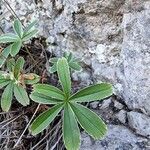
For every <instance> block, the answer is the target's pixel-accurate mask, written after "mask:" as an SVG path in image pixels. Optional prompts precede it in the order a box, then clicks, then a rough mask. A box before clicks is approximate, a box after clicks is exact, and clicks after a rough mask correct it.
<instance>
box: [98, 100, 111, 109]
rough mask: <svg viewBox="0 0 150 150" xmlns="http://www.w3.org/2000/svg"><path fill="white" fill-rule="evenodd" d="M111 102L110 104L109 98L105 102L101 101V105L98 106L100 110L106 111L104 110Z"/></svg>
mask: <svg viewBox="0 0 150 150" xmlns="http://www.w3.org/2000/svg"><path fill="white" fill-rule="evenodd" d="M111 102H112V101H111V98H109V99H106V100H103V102H102V104H100V108H101V109H106V108H108V107H109V106H110V104H111Z"/></svg>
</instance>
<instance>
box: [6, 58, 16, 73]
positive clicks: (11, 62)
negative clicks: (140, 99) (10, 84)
mask: <svg viewBox="0 0 150 150" xmlns="http://www.w3.org/2000/svg"><path fill="white" fill-rule="evenodd" d="M15 64H16V63H15V59H14V58H11V59H9V60H8V61H7V69H8V71H9V72H13V71H14V67H15Z"/></svg>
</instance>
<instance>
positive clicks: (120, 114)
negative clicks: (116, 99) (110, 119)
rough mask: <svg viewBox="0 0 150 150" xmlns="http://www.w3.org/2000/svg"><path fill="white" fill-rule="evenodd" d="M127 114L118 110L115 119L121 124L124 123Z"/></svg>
mask: <svg viewBox="0 0 150 150" xmlns="http://www.w3.org/2000/svg"><path fill="white" fill-rule="evenodd" d="M126 115H127V112H126V111H125V110H120V111H119V112H118V113H117V114H116V115H115V117H116V118H117V119H118V120H119V121H120V122H121V123H123V124H125V123H126V118H127V116H126Z"/></svg>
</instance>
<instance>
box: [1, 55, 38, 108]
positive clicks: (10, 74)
mask: <svg viewBox="0 0 150 150" xmlns="http://www.w3.org/2000/svg"><path fill="white" fill-rule="evenodd" d="M24 62H25V61H24V59H23V58H22V57H19V58H18V59H17V61H16V62H15V59H14V58H12V59H10V60H9V61H8V63H7V69H8V71H7V72H4V71H1V72H0V88H4V87H5V86H6V88H5V89H4V92H3V93H2V96H1V108H2V110H3V111H8V110H9V109H10V107H11V103H12V99H13V94H14V96H15V98H16V100H17V101H18V102H19V103H21V104H22V105H23V106H27V105H28V104H29V97H28V94H27V92H26V89H25V88H26V86H25V85H26V84H34V83H37V82H38V81H39V79H40V78H39V76H38V75H36V74H33V73H29V74H23V66H24Z"/></svg>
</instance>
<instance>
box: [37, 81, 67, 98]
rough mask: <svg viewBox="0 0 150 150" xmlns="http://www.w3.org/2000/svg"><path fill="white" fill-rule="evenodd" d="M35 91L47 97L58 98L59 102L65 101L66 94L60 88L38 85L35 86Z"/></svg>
mask: <svg viewBox="0 0 150 150" xmlns="http://www.w3.org/2000/svg"><path fill="white" fill-rule="evenodd" d="M34 90H35V91H36V92H38V93H41V94H44V95H45V96H49V97H52V98H56V99H59V100H63V99H64V94H63V92H62V91H61V90H59V89H58V88H56V87H54V86H51V85H47V84H36V85H34Z"/></svg>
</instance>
